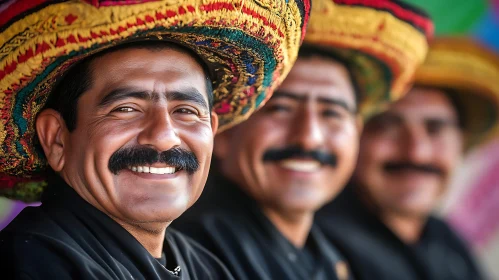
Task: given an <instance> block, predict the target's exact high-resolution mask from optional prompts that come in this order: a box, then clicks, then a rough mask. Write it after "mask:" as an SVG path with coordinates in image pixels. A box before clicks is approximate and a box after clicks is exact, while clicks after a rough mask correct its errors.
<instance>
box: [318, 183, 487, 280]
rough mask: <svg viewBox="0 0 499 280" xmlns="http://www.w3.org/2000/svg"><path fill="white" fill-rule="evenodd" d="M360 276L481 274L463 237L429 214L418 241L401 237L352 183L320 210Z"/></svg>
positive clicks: (453, 279) (456, 277)
mask: <svg viewBox="0 0 499 280" xmlns="http://www.w3.org/2000/svg"><path fill="white" fill-rule="evenodd" d="M316 219H317V222H318V224H319V226H320V227H321V228H322V230H323V232H324V234H325V235H326V236H327V238H329V239H330V240H332V242H335V244H336V245H337V246H338V247H339V249H340V250H341V252H342V253H343V255H344V256H345V258H346V259H347V260H348V262H349V265H350V267H351V269H352V273H353V274H354V276H355V278H357V279H404V280H411V279H425V280H426V279H428V280H432V279H438V280H460V279H462V280H475V279H482V277H481V276H480V273H479V271H478V269H477V266H476V265H475V262H474V260H473V258H472V256H471V254H470V252H469V251H468V249H467V248H466V246H465V244H464V243H463V241H462V240H461V239H460V238H459V237H458V236H457V235H456V233H454V232H453V231H452V230H451V228H450V227H449V226H448V225H447V224H446V223H445V222H444V221H442V220H440V219H438V218H436V217H430V218H429V220H428V222H427V224H426V226H425V228H424V230H423V234H422V236H421V238H420V240H419V242H417V243H416V244H406V243H404V242H402V240H400V239H399V238H398V237H397V236H396V235H395V234H394V233H393V232H392V231H391V230H390V229H389V228H388V227H386V226H385V225H384V224H383V223H382V222H381V221H380V220H379V219H378V217H376V216H375V214H374V213H373V212H371V211H369V210H368V209H367V208H366V207H365V205H364V204H363V203H362V202H361V201H360V200H359V199H358V197H357V195H356V193H355V192H354V190H353V187H352V186H349V187H347V188H346V189H345V191H344V192H343V193H342V194H341V195H340V196H339V197H338V198H337V199H336V200H335V201H333V202H332V203H331V204H329V205H327V206H326V207H324V208H323V209H322V210H321V211H319V212H318V214H317V217H316Z"/></svg>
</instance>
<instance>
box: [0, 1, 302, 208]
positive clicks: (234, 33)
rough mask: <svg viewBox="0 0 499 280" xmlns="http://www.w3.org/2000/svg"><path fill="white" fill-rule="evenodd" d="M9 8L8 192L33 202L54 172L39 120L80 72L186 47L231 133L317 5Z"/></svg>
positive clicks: (269, 88)
mask: <svg viewBox="0 0 499 280" xmlns="http://www.w3.org/2000/svg"><path fill="white" fill-rule="evenodd" d="M0 8H2V9H0V114H1V116H2V117H1V119H0V195H4V196H7V197H10V198H14V199H20V200H24V201H34V200H38V198H39V195H40V194H41V192H42V191H43V183H42V182H43V179H44V174H45V173H44V172H45V170H46V162H45V159H44V155H43V151H40V150H37V149H36V148H35V145H34V141H35V139H36V134H35V128H34V122H35V119H36V116H37V114H38V112H40V110H41V109H43V107H44V105H45V102H46V101H47V98H48V96H49V95H50V93H51V91H52V87H53V85H54V83H55V82H56V81H57V79H58V78H60V77H61V76H62V75H63V74H64V73H65V71H67V69H68V68H70V67H71V65H73V64H74V63H76V62H78V61H80V60H81V59H83V58H85V57H87V56H89V55H92V54H95V53H97V52H100V51H102V50H104V49H107V48H110V47H113V46H116V45H118V44H123V43H127V42H130V41H142V40H150V39H151V38H155V39H156V40H166V41H173V42H178V43H179V44H182V45H183V46H185V47H188V48H190V49H192V50H193V51H194V52H195V53H197V54H198V55H199V56H200V57H201V58H202V59H203V60H205V61H206V62H207V63H208V66H209V68H210V69H211V70H212V72H213V73H214V80H213V82H214V85H213V89H214V92H213V94H214V110H215V111H216V112H217V114H218V115H219V119H220V127H219V129H220V130H223V129H225V128H228V127H230V126H232V125H235V124H237V123H239V122H241V121H243V120H245V119H246V118H248V117H249V115H250V114H251V113H252V112H254V111H255V110H256V109H257V108H259V107H260V106H262V105H263V104H264V103H265V101H266V100H268V98H269V97H270V96H271V94H272V92H273V90H274V89H275V88H276V87H277V86H279V84H280V83H281V81H282V80H283V79H284V77H285V76H286V75H287V73H288V72H289V70H290V68H291V66H292V64H293V63H294V61H295V60H296V56H297V54H298V48H299V46H300V43H301V41H302V39H303V36H304V34H305V32H304V31H305V28H306V22H307V21H308V15H309V12H310V0H288V1H265V0H264V1H262V0H224V1H220V0H184V1H178V0H158V1H151V0H143V1H113V0H100V1H99V0H87V1H48V0H36V1H31V0H17V1H10V2H9V3H8V5H6V4H5V5H4V6H0Z"/></svg>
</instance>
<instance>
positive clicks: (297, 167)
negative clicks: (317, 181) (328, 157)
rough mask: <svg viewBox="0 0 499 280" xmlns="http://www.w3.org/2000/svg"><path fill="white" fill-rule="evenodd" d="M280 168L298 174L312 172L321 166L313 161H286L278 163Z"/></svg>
mask: <svg viewBox="0 0 499 280" xmlns="http://www.w3.org/2000/svg"><path fill="white" fill-rule="evenodd" d="M280 164H281V166H283V167H285V168H287V169H291V170H293V171H299V172H314V171H317V170H319V169H320V168H321V164H320V163H319V162H318V161H315V160H296V159H288V160H283V161H281V162H280Z"/></svg>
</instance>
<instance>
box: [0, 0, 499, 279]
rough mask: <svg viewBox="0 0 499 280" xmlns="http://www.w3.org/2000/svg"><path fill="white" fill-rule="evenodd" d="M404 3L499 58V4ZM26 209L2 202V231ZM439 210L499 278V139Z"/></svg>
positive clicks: (466, 167) (473, 162) (479, 155)
mask: <svg viewBox="0 0 499 280" xmlns="http://www.w3.org/2000/svg"><path fill="white" fill-rule="evenodd" d="M405 2H409V3H411V4H414V5H417V6H420V7H422V8H423V9H425V10H426V11H428V13H429V14H430V15H431V16H432V18H433V19H434V21H435V27H436V34H437V36H438V35H468V36H472V37H475V38H477V39H478V40H480V41H481V42H483V43H484V44H486V45H488V46H489V47H490V48H492V49H493V50H495V51H496V52H498V53H499V0H405ZM498 82H499V81H498ZM0 187H1V186H0ZM35 205H36V204H35ZM25 206H26V205H25V204H22V203H20V202H14V201H10V200H7V199H4V198H0V230H1V229H3V228H4V227H5V226H6V225H7V224H8V223H9V222H10V221H11V220H12V219H13V218H14V217H15V216H16V215H17V214H18V213H19V211H21V210H22V209H23V208H24V207H25ZM439 211H440V214H441V215H443V216H444V217H445V218H446V219H447V220H448V221H449V222H450V223H451V224H452V225H453V226H454V227H455V228H456V230H457V231H458V232H460V233H461V235H462V236H463V237H464V238H465V239H466V240H467V241H468V242H469V244H471V246H472V247H473V249H474V251H475V253H476V255H477V257H478V258H479V261H480V263H481V265H482V266H483V267H484V270H485V271H486V272H487V273H489V275H490V277H491V279H499V136H498V139H497V140H493V141H491V142H490V143H488V144H486V145H484V146H482V147H477V148H475V150H473V151H471V152H470V153H469V154H468V155H467V156H466V158H465V159H464V161H463V163H462V166H461V167H460V168H459V169H458V170H457V172H456V174H455V178H454V182H453V184H452V185H451V186H450V187H449V190H448V193H447V197H446V198H445V199H444V200H443V201H442V205H441V207H440V209H439Z"/></svg>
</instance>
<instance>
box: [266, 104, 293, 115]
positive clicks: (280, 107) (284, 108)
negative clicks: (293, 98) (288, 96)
mask: <svg viewBox="0 0 499 280" xmlns="http://www.w3.org/2000/svg"><path fill="white" fill-rule="evenodd" d="M291 110H292V109H291V107H290V106H286V105H281V104H273V105H269V106H268V107H267V110H266V111H267V112H268V113H274V112H275V113H277V112H291Z"/></svg>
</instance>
